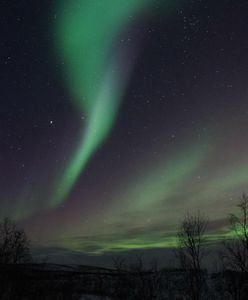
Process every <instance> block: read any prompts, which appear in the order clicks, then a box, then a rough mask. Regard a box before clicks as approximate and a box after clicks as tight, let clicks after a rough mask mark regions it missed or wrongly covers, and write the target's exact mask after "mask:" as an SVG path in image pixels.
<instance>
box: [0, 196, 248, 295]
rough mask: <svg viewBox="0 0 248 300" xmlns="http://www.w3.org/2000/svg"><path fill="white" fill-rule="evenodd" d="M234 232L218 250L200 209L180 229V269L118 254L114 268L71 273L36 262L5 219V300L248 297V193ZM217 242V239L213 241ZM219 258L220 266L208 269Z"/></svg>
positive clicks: (0, 272) (0, 271)
mask: <svg viewBox="0 0 248 300" xmlns="http://www.w3.org/2000/svg"><path fill="white" fill-rule="evenodd" d="M237 207H238V210H237V213H236V214H231V215H230V216H229V217H228V220H229V227H230V230H229V233H228V235H227V236H226V238H225V239H224V240H222V241H220V242H219V243H218V248H217V250H216V248H215V250H213V247H212V245H213V242H212V241H211V238H210V237H211V235H210V234H209V225H210V224H211V222H210V221H209V219H208V217H207V216H206V215H205V214H204V213H202V212H201V211H197V212H196V213H192V212H187V213H186V215H185V217H184V219H183V221H182V223H181V224H180V226H179V229H178V233H177V243H178V244H177V247H176V248H175V249H174V251H173V252H174V259H175V260H176V261H177V268H176V269H170V270H169V269H163V270H161V269H159V268H158V265H157V264H156V263H153V264H152V265H150V266H149V267H147V266H146V265H145V264H144V261H143V259H142V257H136V260H135V261H134V262H132V263H127V262H126V261H125V260H124V259H122V258H120V257H114V258H113V268H112V269H96V270H94V271H92V270H89V271H87V272H86V271H85V270H82V269H80V268H75V269H73V270H70V271H64V270H56V269H51V268H49V266H48V265H46V264H34V263H32V257H31V252H30V243H29V241H28V239H27V237H26V234H25V232H24V231H23V230H22V229H20V228H18V227H17V225H16V224H15V223H14V222H12V221H11V220H9V219H7V218H5V219H4V220H3V221H2V222H1V223H0V299H6V300H8V299H37V300H39V299H48V300H49V299H55V300H56V299H61V300H63V299H68V300H69V299H81V298H80V297H81V296H82V295H85V294H92V295H93V294H94V295H98V299H105V300H106V299H111V300H127V299H128V300H165V299H169V300H170V299H172V300H173V299H175V300H203V299H213V300H218V299H227V300H228V299H235V300H245V299H248V298H247V295H248V196H247V195H246V194H243V195H242V196H241V198H240V202H239V203H238V206H237ZM214 243H215V242H214ZM213 256H216V257H217V258H218V262H219V265H221V269H220V270H219V271H218V272H215V273H213V272H209V271H208V268H207V264H208V260H209V258H211V257H213Z"/></svg>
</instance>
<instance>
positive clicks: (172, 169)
mask: <svg viewBox="0 0 248 300" xmlns="http://www.w3.org/2000/svg"><path fill="white" fill-rule="evenodd" d="M20 2H22V3H20ZM216 2H217V3H216ZM247 11H248V4H247V3H246V1H241V0H238V1H233V0H220V1H211V0H202V1H200V0H191V1H183V0H177V1H173V0H163V1H162V0H161V1H160V0H154V1H153V0H126V1H122V0H102V1H100V0H75V1H66V0H56V1H55V0H54V1H44V2H42V3H33V2H32V1H28V0H25V1H12V2H11V4H10V3H8V2H7V1H3V9H2V10H1V14H2V16H3V18H2V20H3V23H4V26H3V29H2V30H3V37H4V38H3V40H2V46H1V50H0V51H1V57H2V60H1V69H2V70H3V74H2V76H1V92H0V95H1V103H0V107H1V110H0V112H1V127H0V129H1V131H0V136H1V148H0V166H1V171H2V172H1V177H0V186H1V190H0V194H1V195H0V212H1V213H0V214H1V216H6V215H7V216H10V217H12V218H14V219H15V220H17V221H18V222H20V223H21V225H22V226H24V227H25V229H26V231H27V233H28V235H29V236H30V238H31V239H32V241H34V243H37V244H38V245H40V246H42V247H44V249H45V248H49V249H55V250H54V251H55V252H56V251H57V250H56V249H60V250H61V249H64V250H65V251H68V252H71V253H84V254H87V255H103V254H106V253H113V252H114V253H119V252H122V251H125V252H130V251H133V250H137V249H138V250H141V251H146V250H147V249H149V251H150V250H151V251H152V250H153V249H163V248H164V247H165V248H170V247H173V246H174V245H175V233H176V230H177V227H178V223H179V222H180V220H181V219H182V217H183V215H184V214H185V212H187V210H194V209H201V210H202V211H204V212H205V213H206V214H207V215H208V217H209V219H210V223H211V231H210V232H209V236H210V238H211V240H212V239H213V240H218V239H220V238H221V236H222V235H223V234H228V229H227V228H226V221H225V218H226V216H227V215H228V214H229V213H230V212H232V211H233V209H234V207H235V204H236V202H237V199H238V196H239V195H240V194H241V193H242V192H245V191H247V181H248V156H247V149H248V142H247V132H248V102H247V99H248V88H247V86H248V82H247V81H248V63H247V61H248V55H247V53H248V39H247V36H248V35H247V34H248V29H247V26H246V22H247V21H246V19H247V17H246V16H247V14H246V12H247ZM5 29H6V30H5Z"/></svg>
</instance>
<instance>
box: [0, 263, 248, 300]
mask: <svg viewBox="0 0 248 300" xmlns="http://www.w3.org/2000/svg"><path fill="white" fill-rule="evenodd" d="M202 274H203V276H204V279H205V280H204V287H203V288H202V295H201V298H199V299H243V300H244V299H247V295H248V280H247V274H245V275H244V274H241V273H238V272H232V271H225V272H221V273H212V274H207V272H206V271H203V272H202ZM187 276H188V274H185V273H184V272H182V271H181V270H168V269H164V270H161V271H142V272H137V271H134V272H131V271H117V270H112V269H104V268H94V267H86V266H64V265H53V264H23V265H1V267H0V280H1V281H0V299H6V300H8V299H13V300H14V299H18V300H22V299H32V300H33V299H37V300H39V299H42V300H46V299H47V300H48V299H55V300H56V299H61V300H63V299H66V300H70V299H92V300H93V299H99V300H100V299H102V300H103V299H105V300H107V299H111V300H117V299H118V300H127V299H129V300H163V299H175V300H180V299H192V298H191V297H190V286H189V285H188V281H187Z"/></svg>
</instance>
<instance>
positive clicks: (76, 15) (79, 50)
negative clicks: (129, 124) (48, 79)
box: [52, 0, 176, 206]
mask: <svg viewBox="0 0 248 300" xmlns="http://www.w3.org/2000/svg"><path fill="white" fill-rule="evenodd" d="M158 2H160V0H157V1H151V0H125V1H123V0H104V1H101V0H75V1H65V0H61V1H59V2H58V9H57V11H58V14H57V20H56V26H55V30H56V37H57V41H56V48H57V52H58V54H59V57H60V59H61V60H62V61H63V62H64V65H65V69H64V73H65V77H66V80H67V83H68V86H69V89H70V91H71V93H72V95H73V103H74V105H75V106H76V108H77V109H78V111H79V113H80V114H81V115H83V116H84V117H85V121H86V124H83V125H82V127H83V128H82V137H81V138H80V141H79V143H78V145H77V147H76V149H75V151H74V153H73V154H72V156H71V159H70V161H69V163H68V165H67V166H65V168H64V171H63V172H62V176H61V177H60V178H59V180H58V184H57V188H56V192H55V195H53V196H52V206H57V205H58V204H59V203H61V202H62V201H63V200H64V199H65V198H66V197H67V196H68V194H69V192H70V190H71V188H72V187H73V185H74V183H75V182H76V180H77V179H78V177H79V175H80V174H81V172H82V171H83V170H84V168H85V167H86V165H87V163H88V161H89V160H90V159H91V157H92V156H93V155H94V153H95V152H96V151H97V149H98V148H99V147H100V146H101V145H102V143H103V142H104V141H105V139H106V138H107V137H108V135H109V133H110V131H111V129H112V127H113V124H114V121H115V119H116V117H117V113H118V110H119V106H120V103H121V100H122V96H123V93H124V91H125V87H126V85H127V81H128V77H129V73H130V72H127V70H126V69H125V70H122V66H121V64H122V63H123V62H122V56H123V53H122V49H121V50H119V52H120V53H117V54H115V55H113V54H112V53H111V51H113V50H112V48H113V46H114V45H115V43H116V41H117V40H118V37H119V36H120V35H121V34H122V33H123V32H124V31H125V30H126V28H127V27H128V25H130V24H129V23H130V20H132V19H133V18H134V19H135V18H136V17H137V16H138V15H140V14H143V13H145V12H146V10H147V9H148V8H153V7H155V6H156V4H157V3H158ZM164 2H165V3H164ZM175 2H176V1H173V2H171V1H169V0H168V1H163V3H162V4H163V5H164V4H166V5H165V8H166V7H167V4H172V3H173V5H174V3H175ZM165 11H166V9H165ZM117 52H118V51H117ZM129 71H131V70H129Z"/></svg>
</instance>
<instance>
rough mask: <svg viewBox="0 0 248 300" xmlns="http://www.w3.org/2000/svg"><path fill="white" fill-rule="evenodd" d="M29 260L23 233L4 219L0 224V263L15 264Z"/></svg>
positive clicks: (26, 241)
mask: <svg viewBox="0 0 248 300" xmlns="http://www.w3.org/2000/svg"><path fill="white" fill-rule="evenodd" d="M30 259H31V255H30V250H29V242H28V239H27V237H26V234H25V232H24V231H23V230H21V229H18V228H17V226H16V224H15V223H14V222H12V221H11V220H10V219H8V218H5V219H4V220H3V221H2V222H0V263H2V264H17V263H22V262H27V261H30Z"/></svg>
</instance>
